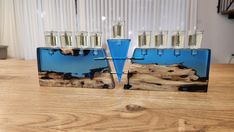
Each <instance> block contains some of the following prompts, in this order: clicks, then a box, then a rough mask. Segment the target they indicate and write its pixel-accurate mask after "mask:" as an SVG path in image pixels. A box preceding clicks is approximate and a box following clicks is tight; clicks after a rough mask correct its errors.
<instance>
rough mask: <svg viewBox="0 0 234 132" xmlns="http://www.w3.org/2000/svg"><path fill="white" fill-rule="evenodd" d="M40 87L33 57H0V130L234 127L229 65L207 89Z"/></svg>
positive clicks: (233, 69) (214, 70)
mask: <svg viewBox="0 0 234 132" xmlns="http://www.w3.org/2000/svg"><path fill="white" fill-rule="evenodd" d="M120 87H121V84H119V87H117V88H116V89H113V90H103V89H87V88H58V87H40V86H39V84H38V76H37V66H36V62H35V61H22V60H0V132H27V131H32V132H47V131H48V132H54V131H60V132H67V131H74V132H77V131H82V132H83V131H85V132H86V131H88V132H89V131H120V132H129V131H139V132H142V131H154V132H155V131H168V132H173V131H211V132H213V131H217V132H221V131H227V132H231V131H234V65H218V64H216V65H212V67H211V73H210V82H209V91H208V93H187V92H157V91H125V90H122V89H121V88H120Z"/></svg>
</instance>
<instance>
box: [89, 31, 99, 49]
mask: <svg viewBox="0 0 234 132" xmlns="http://www.w3.org/2000/svg"><path fill="white" fill-rule="evenodd" d="M90 45H91V46H92V47H94V48H102V33H100V32H92V33H90Z"/></svg>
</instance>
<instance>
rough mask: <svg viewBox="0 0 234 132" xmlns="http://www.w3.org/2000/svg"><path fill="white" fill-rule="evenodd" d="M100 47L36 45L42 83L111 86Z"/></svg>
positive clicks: (111, 79) (107, 68)
mask: <svg viewBox="0 0 234 132" xmlns="http://www.w3.org/2000/svg"><path fill="white" fill-rule="evenodd" d="M106 57H107V56H106V52H105V49H103V48H89V49H83V48H73V49H61V48H38V49H37V59H38V72H39V77H40V84H41V85H43V86H65V87H91V88H114V83H113V82H114V81H113V77H112V75H111V71H110V66H109V62H108V60H106V59H101V60H97V59H96V58H106Z"/></svg>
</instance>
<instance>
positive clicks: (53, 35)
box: [44, 31, 58, 47]
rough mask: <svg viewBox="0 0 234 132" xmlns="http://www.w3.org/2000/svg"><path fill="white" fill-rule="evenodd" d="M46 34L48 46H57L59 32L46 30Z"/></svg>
mask: <svg viewBox="0 0 234 132" xmlns="http://www.w3.org/2000/svg"><path fill="white" fill-rule="evenodd" d="M44 35H45V44H46V46H47V47H55V46H57V45H58V32H54V31H46V32H45V33H44Z"/></svg>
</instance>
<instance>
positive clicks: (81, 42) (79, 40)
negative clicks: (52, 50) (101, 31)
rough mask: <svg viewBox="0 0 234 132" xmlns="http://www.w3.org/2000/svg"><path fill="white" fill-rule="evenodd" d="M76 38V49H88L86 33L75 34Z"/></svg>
mask: <svg viewBox="0 0 234 132" xmlns="http://www.w3.org/2000/svg"><path fill="white" fill-rule="evenodd" d="M75 38H76V46H77V47H78V48H88V47H89V46H88V32H86V31H82V32H77V33H76V35H75Z"/></svg>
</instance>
